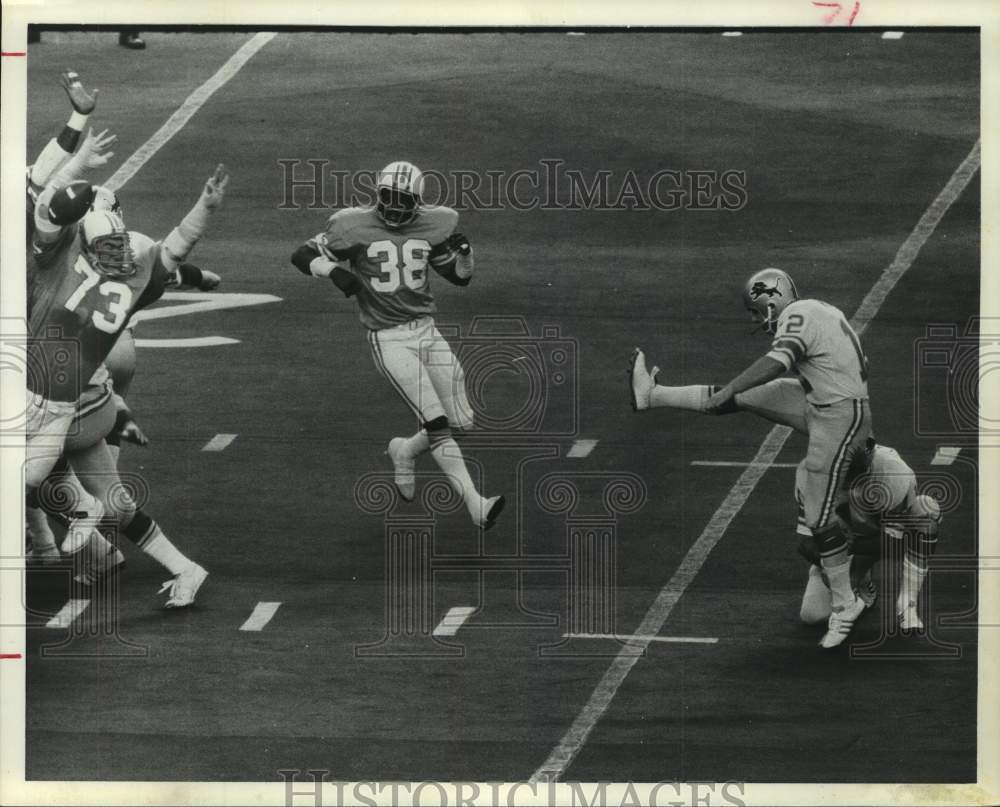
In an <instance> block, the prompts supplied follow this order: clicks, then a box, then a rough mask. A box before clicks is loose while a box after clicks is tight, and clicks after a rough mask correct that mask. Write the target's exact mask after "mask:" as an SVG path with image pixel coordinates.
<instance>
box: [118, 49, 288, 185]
mask: <svg viewBox="0 0 1000 807" xmlns="http://www.w3.org/2000/svg"><path fill="white" fill-rule="evenodd" d="M275 36H276V35H275V34H274V33H273V32H268V31H262V32H260V33H258V34H255V35H254V36H252V37H251V38H250V39H249V40H248V41H246V42H244V43H243V44H242V45H241V46H240V47H239V48H238V49H237V51H236V52H235V53H234V54H233V55H232V56H230V57H229V58H228V59H227V60H226V63H225V64H224V65H222V67H220V68H219V69H218V70H216V71H215V73H214V74H213V75H212V76H211V77H210V78H209V79H208V81H206V82H205V83H204V84H202V85H201V86H200V87H198V89H196V90H195V91H194V92H192V93H191V94H190V95H189V96H188V97H187V98H186V99H185V100H184V103H182V104H181V105H180V106H179V107H178V108H177V110H176V111H175V112H174V114H173V115H171V116H170V117H169V118H167V120H166V122H165V123H164V124H163V125H162V126H161V127H160V128H159V129H157V130H156V131H155V132H153V135H152V137H150V138H149V140H147V141H146V142H145V143H143V144H142V145H141V146H139V148H138V149H137V150H136V151H135V153H134V154H132V156H131V157H129V158H128V159H127V160H126V161H125V162H124V163H122V164H121V166H120V167H119V168H118V170H117V171H115V172H114V173H113V174H112V175H111V178H110V179H108V181H107V182H105V183H104V184H105V185H106V186H107V187H109V188H111V190H114V191H117V190H121V188H122V186H123V185H124V184H125V183H126V182H128V181H129V180H130V179H132V177H134V176H135V175H136V174H137V173H139V169H140V168H142V167H143V166H144V165H145V164H146V163H147V162H148V161H149V160H150V158H152V156H153V155H154V154H156V152H158V151H159V150H160V149H161V148H163V146H164V145H165V144H166V143H167V142H168V141H169V140H170V138H172V137H173V136H174V135H175V134H177V133H178V132H179V131H180V130H181V129H183V128H184V125H185V124H186V123H187V122H188V121H189V120H191V118H192V117H194V114H195V113H196V112H197V111H198V110H199V109H201V108H202V106H204V104H205V102H206V101H207V100H208V99H209V98H211V97H212V95H213V94H214V93H215V91H216V90H218V89H219V88H220V87H222V86H224V85H225V84H226V83H227V82H228V81H229V80H230V79H231V78H232V77H233V76H235V75H236V74H237V73H238V72H239V71H240V68H242V67H243V65H245V64H246V63H247V62H248V61H250V59H251V57H253V55H254V54H255V53H256V52H257V51H259V50H260V49H261V48H262V47H264V46H265V45H266V44H267V43H268V42H270V41H271V40H272V39H274V37H275ZM215 162H220V160H215ZM213 167H214V166H212V165H208V163H207V162H206V165H205V169H204V170H205V171H206V172H208V171H210V170H211V169H212V168H213Z"/></svg>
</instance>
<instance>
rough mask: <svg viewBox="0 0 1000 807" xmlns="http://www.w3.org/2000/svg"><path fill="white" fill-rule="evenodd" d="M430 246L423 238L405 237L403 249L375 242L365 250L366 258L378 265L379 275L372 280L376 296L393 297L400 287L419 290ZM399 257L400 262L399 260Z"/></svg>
mask: <svg viewBox="0 0 1000 807" xmlns="http://www.w3.org/2000/svg"><path fill="white" fill-rule="evenodd" d="M430 249H431V245H430V244H428V243H427V242H426V241H425V240H424V239H423V238H407V239H406V240H405V241H404V242H403V246H402V247H397V246H396V244H395V243H394V242H392V241H375V242H374V243H372V244H370V245H369V247H368V258H369V260H371V261H372V262H374V263H377V264H381V265H380V266H379V269H380V271H381V274H380V275H379V276H378V277H376V278H372V282H371V284H372V288H373V289H374V290H375V291H377V292H378V293H379V294H394V293H395V292H397V291H399V289H400V287H402V286H404V285H405V286H406V287H407V288H408V289H413V290H414V291H415V290H417V289H422V288H423V287H424V285H425V284H426V283H427V255H428V253H429V252H430ZM400 257H402V261H400Z"/></svg>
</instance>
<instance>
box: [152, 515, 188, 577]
mask: <svg viewBox="0 0 1000 807" xmlns="http://www.w3.org/2000/svg"><path fill="white" fill-rule="evenodd" d="M142 551H143V552H145V553H146V554H147V555H149V556H150V557H151V558H152V559H153V560H155V561H157V562H158V563H160V564H161V565H162V566H166V567H167V570H168V571H169V572H170V573H171V574H172V575H175V576H176V575H178V574H180V573H181V572H183V571H184V570H185V569H187V567H188V566H190V565H191V560H190V559H189V558H187V557H186V556H185V555H184V553H183V552H181V551H180V550H179V549H178V548H177V547H176V546H174V545H173V544H172V543H170V539H169V538H167V536H166V535H164V534H163V530H161V529H160V526H159V524H155V525H154V526H153V535H152V537H151V538H150V539H149V540H148V541H146V542H145V543H144V544H143V545H142Z"/></svg>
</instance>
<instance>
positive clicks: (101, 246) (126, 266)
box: [80, 210, 136, 278]
mask: <svg viewBox="0 0 1000 807" xmlns="http://www.w3.org/2000/svg"><path fill="white" fill-rule="evenodd" d="M80 251H81V252H82V253H83V256H84V258H86V260H87V263H89V264H90V265H91V266H92V267H93V269H94V271H95V272H97V273H98V274H100V275H103V276H104V277H112V278H128V277H132V275H134V274H135V272H136V265H135V260H134V256H133V254H132V245H131V243H130V241H129V234H128V231H127V230H126V229H125V222H123V221H122V220H121V217H120V216H118V214H116V213H112V212H111V211H110V210H93V211H91V212H90V213H87V215H85V216H84V217H83V218H82V219H81V220H80Z"/></svg>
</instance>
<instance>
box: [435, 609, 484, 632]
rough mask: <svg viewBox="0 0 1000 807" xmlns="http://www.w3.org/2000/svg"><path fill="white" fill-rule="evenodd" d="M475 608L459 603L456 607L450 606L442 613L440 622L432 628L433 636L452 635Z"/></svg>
mask: <svg viewBox="0 0 1000 807" xmlns="http://www.w3.org/2000/svg"><path fill="white" fill-rule="evenodd" d="M475 611H476V609H475V608H474V607H472V606H470V605H460V606H458V607H457V608H452V609H450V610H449V611H448V613H447V614H445V615H444V619H442V620H441V624H440V625H438V626H437V627H436V628H434V633H433V635H434V636H454V635H455V634H456V633H458V629H459V628H460V627H462V624H463V623H464V622H465V620H467V619H468V618H469V617H470V616H472V614H473V613H475Z"/></svg>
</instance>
